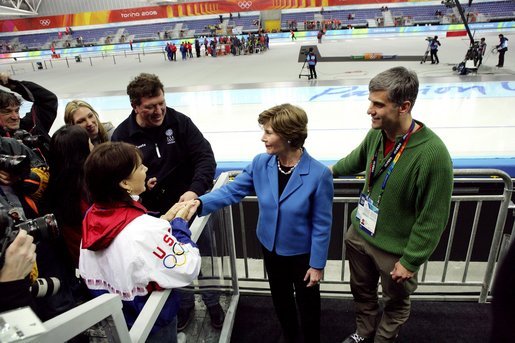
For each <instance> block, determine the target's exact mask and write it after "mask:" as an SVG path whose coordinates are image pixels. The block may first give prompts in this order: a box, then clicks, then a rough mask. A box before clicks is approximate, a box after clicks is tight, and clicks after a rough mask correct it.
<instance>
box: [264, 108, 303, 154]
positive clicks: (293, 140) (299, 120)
mask: <svg viewBox="0 0 515 343" xmlns="http://www.w3.org/2000/svg"><path fill="white" fill-rule="evenodd" d="M258 123H259V124H260V125H267V124H270V127H271V128H272V130H274V132H275V133H277V134H278V135H279V136H281V137H282V138H284V139H285V140H287V141H288V142H289V144H290V146H291V147H292V148H302V146H303V145H304V141H305V140H306V138H307V137H308V128H307V125H308V116H307V114H306V112H305V111H304V110H303V109H302V108H300V107H297V106H294V105H291V104H282V105H278V106H274V107H272V108H269V109H268V110H265V111H263V112H261V114H260V115H259V117H258Z"/></svg>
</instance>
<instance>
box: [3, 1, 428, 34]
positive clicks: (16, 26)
mask: <svg viewBox="0 0 515 343" xmlns="http://www.w3.org/2000/svg"><path fill="white" fill-rule="evenodd" d="M417 1H422V0H393V1H382V2H381V3H382V4H384V3H388V2H390V3H399V2H417ZM376 3H377V0H220V1H209V2H188V3H182V4H174V5H164V6H150V7H137V8H130V9H121V10H106V11H96V12H83V13H77V14H65V15H55V16H45V17H37V18H24V19H12V20H0V29H1V31H0V32H19V31H31V30H46V29H56V28H61V27H67V26H72V27H73V26H88V25H103V24H110V23H120V22H131V21H140V20H150V19H166V18H177V17H188V16H200V15H212V14H221V13H238V12H249V11H267V10H281V9H291V8H309V7H330V6H347V5H364V4H376Z"/></svg>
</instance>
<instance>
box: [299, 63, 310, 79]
mask: <svg viewBox="0 0 515 343" xmlns="http://www.w3.org/2000/svg"><path fill="white" fill-rule="evenodd" d="M305 67H306V61H304V64H303V65H302V68H301V69H300V73H299V79H300V78H301V77H302V76H305V77H307V78H308V80H309V79H310V78H311V75H310V74H302V72H303V71H304V68H305Z"/></svg>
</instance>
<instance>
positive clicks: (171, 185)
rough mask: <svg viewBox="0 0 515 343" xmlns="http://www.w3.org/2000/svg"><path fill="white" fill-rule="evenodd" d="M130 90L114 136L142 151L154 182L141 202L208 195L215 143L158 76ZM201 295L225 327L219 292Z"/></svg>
mask: <svg viewBox="0 0 515 343" xmlns="http://www.w3.org/2000/svg"><path fill="white" fill-rule="evenodd" d="M127 94H128V95H129V98H130V102H131V106H132V112H131V114H130V116H129V117H128V118H127V119H125V120H124V121H123V122H122V123H121V124H120V125H119V126H118V127H117V128H116V130H115V131H114V133H113V136H112V138H111V140H112V141H123V142H127V143H131V144H133V145H135V146H137V147H138V148H139V149H140V151H141V152H142V154H143V164H144V165H145V166H146V167H147V168H148V171H147V175H148V176H149V177H150V179H149V182H150V183H155V185H153V187H152V189H151V190H147V191H146V192H144V193H143V194H142V195H141V199H142V202H143V205H144V206H145V207H146V208H147V209H149V210H150V211H156V212H159V213H160V214H164V213H166V211H168V209H170V207H172V205H173V204H175V203H176V202H178V201H188V200H192V199H196V198H197V197H198V196H200V195H202V194H204V193H206V192H207V191H208V190H209V189H210V188H211V186H212V185H213V179H214V175H215V171H216V162H215V157H214V154H213V150H212V149H211V145H210V144H209V142H208V141H207V140H206V139H205V138H204V136H203V135H202V133H201V132H200V130H199V129H198V128H197V127H196V126H195V124H193V122H192V121H191V119H190V118H189V117H187V116H186V115H184V114H182V113H180V112H177V111H176V110H174V109H173V108H170V107H167V106H166V101H165V94H164V86H163V84H162V83H161V81H160V80H159V78H158V77H157V76H156V75H153V74H147V73H141V74H140V75H138V76H136V77H135V78H134V79H133V80H132V81H131V82H130V83H129V85H128V86H127ZM147 184H148V183H147ZM205 231H206V230H204V233H203V234H202V235H201V236H200V239H199V242H198V244H199V248H200V251H201V253H202V252H204V253H209V251H203V250H204V249H203V248H202V246H203V244H202V240H203V237H204V236H205V237H204V238H206V237H207V236H209V235H208V233H207V232H205ZM206 250H207V249H206ZM190 295H192V294H191V293H190V294H188V296H186V297H183V301H182V304H181V307H182V308H181V310H180V311H179V318H178V330H179V331H181V330H182V329H184V328H185V326H186V325H187V324H188V322H189V321H190V320H191V318H192V314H193V307H194V302H193V300H194V299H193V298H192V297H190ZM186 298H188V300H186ZM202 298H203V300H204V302H205V303H206V306H207V308H208V311H209V314H210V315H211V323H212V325H213V326H214V327H217V328H219V327H221V326H222V325H223V319H224V313H223V310H222V308H221V306H220V304H219V295H218V294H216V293H212V292H202Z"/></svg>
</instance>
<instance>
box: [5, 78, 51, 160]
mask: <svg viewBox="0 0 515 343" xmlns="http://www.w3.org/2000/svg"><path fill="white" fill-rule="evenodd" d="M0 85H1V86H3V87H6V88H8V89H9V90H11V91H13V92H15V93H18V94H19V95H21V97H22V98H23V99H25V100H26V101H30V102H32V103H33V104H32V108H31V110H30V112H28V113H27V114H26V115H25V117H23V118H20V107H21V100H20V99H19V98H18V97H17V96H16V95H15V94H13V93H11V92H4V91H0V136H2V137H13V136H15V135H16V132H20V131H19V130H24V131H26V132H28V133H29V134H30V136H32V137H33V138H35V139H36V141H35V142H34V143H33V144H28V145H31V147H33V148H36V149H38V150H39V151H40V154H41V155H42V156H43V157H45V158H46V157H47V156H48V150H49V143H50V135H49V134H48V132H49V131H50V128H51V127H52V125H53V123H54V120H55V118H56V116H57V97H56V95H55V94H54V93H52V92H50V91H49V90H47V89H45V88H43V87H41V86H40V85H37V84H35V83H33V82H30V81H17V80H13V79H11V78H9V75H8V74H7V73H0ZM22 135H23V134H22ZM25 136H28V135H27V134H25Z"/></svg>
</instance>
